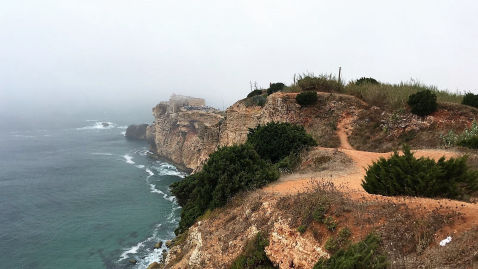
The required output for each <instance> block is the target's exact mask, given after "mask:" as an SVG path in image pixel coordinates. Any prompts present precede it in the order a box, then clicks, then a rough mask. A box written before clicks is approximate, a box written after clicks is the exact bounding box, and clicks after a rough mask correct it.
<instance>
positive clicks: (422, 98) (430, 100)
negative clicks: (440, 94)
mask: <svg viewBox="0 0 478 269" xmlns="http://www.w3.org/2000/svg"><path fill="white" fill-rule="evenodd" d="M408 105H409V106H410V107H411V108H412V113H413V114H415V115H418V116H422V117H424V116H428V115H430V114H432V113H433V112H435V111H436V110H437V108H438V104H437V95H436V94H434V93H433V92H432V91H430V90H424V91H419V92H417V93H415V94H412V95H410V96H409V97H408Z"/></svg>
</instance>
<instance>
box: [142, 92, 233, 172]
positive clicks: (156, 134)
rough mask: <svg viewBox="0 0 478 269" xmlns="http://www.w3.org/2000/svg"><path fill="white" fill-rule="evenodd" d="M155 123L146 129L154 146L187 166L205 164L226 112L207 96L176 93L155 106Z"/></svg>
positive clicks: (174, 160)
mask: <svg viewBox="0 0 478 269" xmlns="http://www.w3.org/2000/svg"><path fill="white" fill-rule="evenodd" d="M153 115H154V118H155V120H154V123H153V124H152V125H151V126H149V127H148V128H147V129H146V133H147V134H150V135H151V136H152V138H153V139H152V141H153V143H152V150H153V152H155V153H156V154H158V155H159V156H160V157H162V158H165V159H167V160H169V161H171V162H172V163H173V164H175V165H176V166H178V167H180V168H183V169H186V170H196V169H198V167H201V166H202V164H203V163H204V161H205V160H206V159H207V158H208V156H209V154H210V153H211V152H213V151H214V150H215V149H216V147H217V146H218V144H219V127H220V123H221V122H222V121H223V120H224V116H223V113H221V112H220V111H219V110H216V109H214V108H211V107H207V106H205V102H204V100H203V99H199V98H192V97H185V96H178V95H174V96H172V97H171V99H170V100H169V101H168V102H161V103H160V104H158V105H157V106H156V107H154V108H153Z"/></svg>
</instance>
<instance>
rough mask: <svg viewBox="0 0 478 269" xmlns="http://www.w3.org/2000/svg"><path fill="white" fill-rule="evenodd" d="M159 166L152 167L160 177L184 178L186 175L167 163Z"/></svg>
mask: <svg viewBox="0 0 478 269" xmlns="http://www.w3.org/2000/svg"><path fill="white" fill-rule="evenodd" d="M159 164H160V165H159V166H153V168H154V169H155V170H156V171H157V172H158V174H159V175H160V176H177V177H182V178H183V177H185V176H186V175H187V174H186V173H184V172H180V171H178V169H177V168H176V167H174V166H173V165H170V164H168V163H162V162H159Z"/></svg>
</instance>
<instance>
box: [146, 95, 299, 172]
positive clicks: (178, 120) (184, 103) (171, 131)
mask: <svg viewBox="0 0 478 269" xmlns="http://www.w3.org/2000/svg"><path fill="white" fill-rule="evenodd" d="M267 99H268V100H267V103H266V105H265V106H264V107H260V106H251V107H246V106H245V105H244V103H243V102H241V101H239V102H237V103H235V104H234V105H232V106H231V107H229V108H228V109H227V110H226V112H225V116H224V113H223V112H220V111H218V110H215V109H212V108H208V107H206V106H204V102H203V101H200V100H202V99H198V98H193V100H189V99H187V97H183V96H181V97H180V98H178V97H177V96H175V97H172V98H171V100H170V101H169V102H162V103H160V104H158V105H157V106H156V107H154V108H153V115H154V117H155V120H154V123H153V124H152V125H150V126H149V127H148V128H147V130H146V136H147V137H153V138H154V139H153V141H154V143H153V144H152V148H153V151H155V152H156V153H157V154H158V155H159V156H160V157H163V158H166V159H168V160H170V161H171V162H173V163H174V164H175V165H178V166H179V167H182V168H187V169H189V170H192V171H197V170H199V169H200V167H201V166H202V165H203V164H204V162H205V161H206V160H207V158H208V156H209V154H211V153H212V152H214V151H215V150H216V148H217V147H218V146H230V145H234V144H242V143H244V142H245V141H246V140H247V134H248V132H249V128H255V127H256V126H257V125H259V124H266V123H268V122H271V121H280V122H284V121H286V122H298V119H300V117H299V113H297V111H298V110H299V109H300V106H299V105H297V103H296V102H295V96H289V95H286V94H283V93H276V94H273V95H271V96H269V97H268V98H267ZM291 112H295V113H291Z"/></svg>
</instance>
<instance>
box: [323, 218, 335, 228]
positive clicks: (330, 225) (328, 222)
mask: <svg viewBox="0 0 478 269" xmlns="http://www.w3.org/2000/svg"><path fill="white" fill-rule="evenodd" d="M323 222H324V224H325V226H327V229H328V230H329V231H335V229H336V228H337V222H336V221H335V219H334V218H332V217H331V216H328V217H326V218H325V219H324V220H323Z"/></svg>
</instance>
